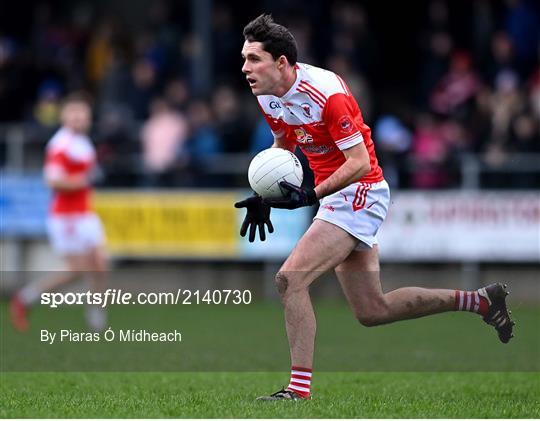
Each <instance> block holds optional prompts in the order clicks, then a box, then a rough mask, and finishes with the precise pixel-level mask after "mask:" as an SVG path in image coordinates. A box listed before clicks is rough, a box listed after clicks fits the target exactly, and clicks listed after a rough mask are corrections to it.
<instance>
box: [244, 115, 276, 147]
mask: <svg viewBox="0 0 540 421" xmlns="http://www.w3.org/2000/svg"><path fill="white" fill-rule="evenodd" d="M273 144H274V135H273V134H272V130H270V126H269V125H268V123H267V122H266V120H265V119H264V117H261V118H259V121H257V124H256V125H255V129H254V130H253V134H252V136H251V144H250V147H249V151H250V152H251V153H252V154H257V153H258V152H260V151H262V150H264V149H268V148H269V147H271V146H272V145H273Z"/></svg>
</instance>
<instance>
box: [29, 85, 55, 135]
mask: <svg viewBox="0 0 540 421" xmlns="http://www.w3.org/2000/svg"><path fill="white" fill-rule="evenodd" d="M61 95H62V93H61V87H60V84H59V83H58V81H56V80H54V79H48V80H46V81H44V82H43V83H42V84H41V86H40V87H39V92H38V96H37V102H36V104H35V105H34V109H33V110H32V121H33V122H34V123H35V124H37V125H38V126H39V127H42V128H44V129H55V128H56V127H57V126H58V124H59V122H60V97H61Z"/></svg>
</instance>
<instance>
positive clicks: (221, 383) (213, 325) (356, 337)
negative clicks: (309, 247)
mask: <svg viewBox="0 0 540 421" xmlns="http://www.w3.org/2000/svg"><path fill="white" fill-rule="evenodd" d="M315 307H316V311H317V316H318V321H319V326H318V327H319V329H318V336H317V352H316V358H315V362H316V367H315V374H314V384H313V387H314V400H312V401H310V402H274V403H269V402H266V403H264V402H255V401H254V398H255V397H256V396H258V395H260V394H265V393H271V392H274V391H276V390H277V389H278V388H279V387H280V386H282V385H284V384H286V382H287V381H288V378H287V373H286V370H287V366H288V356H287V345H286V338H285V334H284V329H283V320H282V313H281V308H280V306H279V304H275V303H260V304H255V305H251V306H248V307H237V308H225V307H217V306H209V307H202V306H190V307H189V309H188V308H186V307H184V308H178V307H175V306H161V307H157V306H154V307H152V306H145V307H142V308H141V307H131V306H119V307H113V308H112V309H111V323H112V325H113V326H114V327H115V328H116V329H118V328H122V327H124V328H143V327H144V328H147V329H149V330H169V329H172V328H176V327H179V328H181V329H182V330H183V331H184V333H185V338H186V339H185V341H183V342H182V343H180V344H165V345H159V346H155V345H154V344H146V345H144V346H142V345H141V346H139V345H140V344H135V343H109V344H108V343H98V344H92V343H78V344H69V343H67V344H56V345H54V346H53V345H47V344H43V343H41V342H40V340H39V330H40V329H41V328H47V329H51V330H57V329H60V328H69V329H73V330H84V325H83V323H82V317H81V316H82V313H81V309H80V308H78V309H77V308H69V307H67V308H63V309H62V310H55V311H51V310H50V309H46V308H43V307H41V308H36V309H35V311H34V312H33V314H32V331H31V332H29V333H28V334H27V335H20V334H18V333H16V332H14V331H13V330H12V328H11V327H10V326H9V325H8V323H7V317H6V316H7V308H6V306H5V305H1V306H0V316H1V317H0V318H1V319H2V326H1V332H0V336H1V339H2V340H1V341H0V342H1V343H0V349H1V351H2V355H1V357H2V358H1V364H0V368H1V370H0V417H2V418H12V417H16V418H25V417H32V418H35V417H45V418H55V417H62V418H64V417H65V418H71V417H73V418H81V417H82V418H103V417H110V418H134V417H137V418H154V417H163V418H169V417H171V418H182V417H191V418H199V417H200V418H379V417H381V418H392V417H400V418H424V417H425V418H440V417H442V418H477V417H482V418H484V417H485V418H539V417H540V398H539V397H540V376H539V375H538V371H539V367H540V334H539V333H538V332H539V331H540V330H539V326H540V311H539V309H538V308H537V307H526V306H520V305H515V306H513V307H512V308H513V310H514V316H515V318H516V320H517V321H518V327H519V329H518V330H517V332H516V333H517V335H516V338H515V339H514V340H513V341H512V342H511V343H510V344H509V345H502V344H500V343H499V342H498V340H497V339H496V335H495V332H494V331H492V328H491V327H489V326H486V325H485V324H483V322H481V320H475V319H474V318H475V317H478V316H476V315H472V314H467V313H460V314H456V313H447V314H443V315H437V316H435V317H429V318H422V319H418V320H414V321H409V322H403V323H397V324H393V325H389V326H384V327H380V328H377V329H366V328H362V327H359V326H358V324H357V323H356V322H355V321H354V318H353V317H352V316H351V314H350V311H349V309H348V308H347V307H346V306H345V305H344V304H343V303H335V302H318V303H316V305H315ZM246 332H248V333H249V334H246ZM92 357H95V360H94V361H91V362H90V363H89V364H87V365H86V366H85V368H84V370H87V371H88V372H81V371H83V368H78V367H83V366H82V364H83V362H85V361H88V360H89V359H91V358H92ZM70 358H71V359H73V361H72V363H70V364H67V365H63V362H64V361H65V360H68V359H70ZM201 367H206V369H205V370H204V371H206V372H201V371H202V369H201ZM77 368H78V369H77ZM100 368H102V369H100ZM190 368H192V369H191V371H190V372H187V371H188V370H189V369H190ZM250 369H251V370H264V372H262V371H261V372H259V373H248V372H245V371H246V370H250ZM171 370H174V371H178V372H175V373H171V372H166V371H171ZM47 371H49V372H47ZM50 371H55V372H50ZM62 371H64V372H62ZM96 371H101V372H96ZM104 371H109V372H104ZM119 371H131V372H119ZM134 371H145V372H134ZM156 371H160V372H156ZM180 371H184V372H180ZM193 371H198V372H193Z"/></svg>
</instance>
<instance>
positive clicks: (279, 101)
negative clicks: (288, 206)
mask: <svg viewBox="0 0 540 421" xmlns="http://www.w3.org/2000/svg"><path fill="white" fill-rule="evenodd" d="M296 72H297V76H296V81H295V82H294V84H293V85H292V87H291V89H289V91H288V92H287V93H286V94H285V95H283V96H282V97H281V98H279V97H276V96H273V95H260V96H258V97H257V100H258V101H259V106H260V107H261V110H262V112H263V114H264V117H265V119H266V121H267V122H268V124H269V125H270V128H271V129H272V133H273V134H274V136H275V137H276V138H277V137H279V138H282V139H285V140H286V141H287V142H291V143H293V144H295V145H297V146H299V147H300V148H301V149H302V151H303V152H304V154H305V155H306V157H307V158H308V161H309V166H310V167H311V169H312V170H313V172H314V174H315V184H320V183H321V182H323V181H324V180H326V179H327V178H328V177H329V176H330V175H332V174H333V173H334V172H335V171H336V170H337V169H338V168H339V167H340V166H341V165H342V164H343V163H344V162H345V155H343V152H342V151H343V150H345V149H348V148H350V147H352V146H354V145H357V144H359V143H361V142H364V144H365V146H366V148H367V151H368V153H369V157H370V163H371V171H370V172H369V173H368V174H367V175H365V176H364V177H362V178H361V179H359V180H357V181H362V182H364V183H377V182H379V181H382V180H383V175H382V169H381V167H379V163H378V161H377V156H376V155H375V146H374V145H373V141H372V140H371V129H370V128H369V127H368V126H367V125H366V124H365V123H364V119H363V118H362V113H361V111H360V108H359V107H358V104H357V103H356V101H355V99H354V97H353V96H352V94H351V92H350V90H349V88H348V87H347V85H346V84H345V82H344V81H343V80H342V79H341V78H340V77H339V76H338V75H336V74H335V73H333V72H331V71H328V70H324V69H321V68H319V67H314V66H310V65H308V64H303V63H298V64H297V65H296Z"/></svg>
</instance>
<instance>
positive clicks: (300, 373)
mask: <svg viewBox="0 0 540 421" xmlns="http://www.w3.org/2000/svg"><path fill="white" fill-rule="evenodd" d="M287 390H292V391H293V392H295V393H298V394H299V395H300V396H302V397H303V398H306V399H307V398H309V397H310V396H311V368H304V367H297V366H294V365H293V366H292V367H291V380H290V382H289V386H287Z"/></svg>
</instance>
